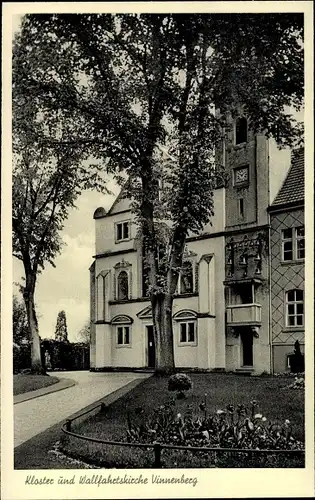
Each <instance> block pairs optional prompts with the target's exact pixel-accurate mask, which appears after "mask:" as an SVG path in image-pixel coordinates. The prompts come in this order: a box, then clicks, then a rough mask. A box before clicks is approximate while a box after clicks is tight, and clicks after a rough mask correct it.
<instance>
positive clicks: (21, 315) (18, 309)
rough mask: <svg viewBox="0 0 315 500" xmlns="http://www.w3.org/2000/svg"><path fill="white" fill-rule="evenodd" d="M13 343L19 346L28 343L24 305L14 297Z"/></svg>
mask: <svg viewBox="0 0 315 500" xmlns="http://www.w3.org/2000/svg"><path fill="white" fill-rule="evenodd" d="M12 305H13V308H12V313H13V318H12V319H13V342H14V343H15V344H16V345H18V346H20V345H21V344H25V343H27V342H29V340H30V338H29V331H28V326H27V317H26V309H25V304H24V303H23V302H21V301H20V300H19V299H18V297H17V296H16V295H13V302H12Z"/></svg>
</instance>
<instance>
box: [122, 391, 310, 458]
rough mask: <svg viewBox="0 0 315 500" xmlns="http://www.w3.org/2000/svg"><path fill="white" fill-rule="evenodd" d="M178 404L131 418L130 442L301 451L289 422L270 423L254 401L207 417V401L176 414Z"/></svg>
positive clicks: (129, 425) (168, 405)
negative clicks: (136, 418)
mask: <svg viewBox="0 0 315 500" xmlns="http://www.w3.org/2000/svg"><path fill="white" fill-rule="evenodd" d="M174 406H175V402H174V400H173V401H170V402H169V403H167V404H165V405H162V406H160V407H159V408H158V409H157V410H155V411H154V412H153V414H151V415H149V416H148V415H144V413H143V414H142V420H141V421H138V422H137V423H132V422H131V417H130V416H129V419H128V431H127V441H128V442H140V443H154V442H159V443H161V444H176V445H181V446H190V447H191V446H195V447H216V448H236V449H258V450H259V449H270V450H277V449H283V450H292V449H293V450H300V449H303V443H302V442H300V441H298V440H296V439H295V438H294V436H293V435H292V428H291V424H290V421H289V420H285V422H283V423H280V422H270V421H268V420H267V418H266V417H265V416H263V414H262V413H260V412H259V411H258V404H257V402H256V401H252V402H251V403H250V405H249V406H248V407H245V406H244V405H238V406H237V407H236V408H235V407H234V406H233V405H232V404H229V405H227V407H226V408H225V409H218V410H217V411H216V412H215V413H214V414H208V411H207V407H206V398H205V402H201V403H200V405H199V409H198V410H197V411H195V412H194V411H193V407H192V405H189V406H188V409H187V411H186V412H185V414H181V413H176V411H175V408H174Z"/></svg>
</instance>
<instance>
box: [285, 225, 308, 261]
mask: <svg viewBox="0 0 315 500" xmlns="http://www.w3.org/2000/svg"><path fill="white" fill-rule="evenodd" d="M288 229H291V231H292V233H291V234H292V236H291V238H284V232H285V231H287V230H288ZM299 229H303V233H304V234H303V235H301V236H298V230H299ZM280 237H281V262H282V263H284V264H287V263H290V262H303V261H304V260H305V226H304V225H301V226H295V227H287V228H284V229H281V235H280ZM301 241H304V249H303V250H304V257H299V256H298V251H299V248H298V244H299V242H301ZM288 242H291V246H292V250H291V254H292V258H291V259H285V258H284V245H285V243H288ZM287 252H288V251H287Z"/></svg>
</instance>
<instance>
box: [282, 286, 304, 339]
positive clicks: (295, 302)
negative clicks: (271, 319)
mask: <svg viewBox="0 0 315 500" xmlns="http://www.w3.org/2000/svg"><path fill="white" fill-rule="evenodd" d="M290 292H293V293H294V300H290V301H289V300H288V295H289V293H290ZM296 292H302V294H303V299H302V300H297V299H296ZM300 304H302V305H303V313H302V314H298V312H297V306H298V305H300ZM290 305H293V308H294V313H293V314H289V306H290ZM284 313H285V314H284V317H285V321H284V324H285V328H286V329H291V330H292V329H295V330H296V329H303V328H305V294H304V290H303V289H301V288H292V289H290V290H286V292H285V295H284ZM299 316H301V317H302V324H301V325H299V324H298V323H297V318H298V317H299ZM290 317H293V318H294V324H293V325H290V324H289V318H290Z"/></svg>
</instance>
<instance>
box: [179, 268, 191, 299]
mask: <svg viewBox="0 0 315 500" xmlns="http://www.w3.org/2000/svg"><path fill="white" fill-rule="evenodd" d="M193 291H194V274H193V266H192V263H191V262H190V261H188V260H187V261H186V262H184V263H183V265H182V269H181V272H180V288H179V293H180V294H182V293H193Z"/></svg>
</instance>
